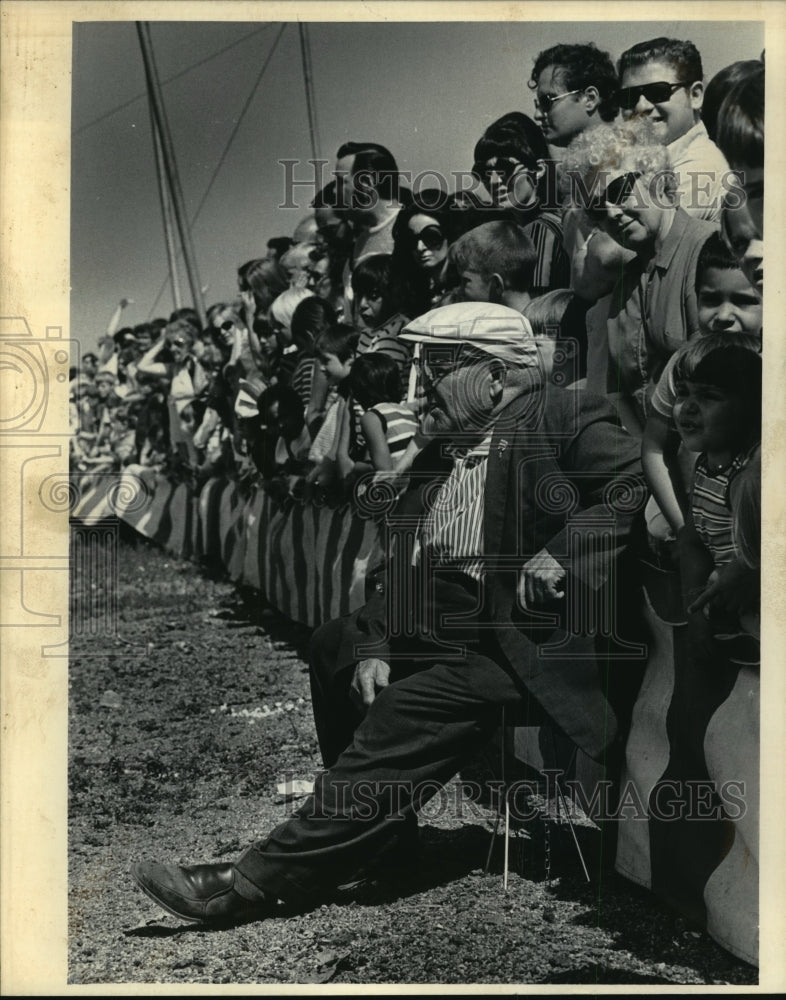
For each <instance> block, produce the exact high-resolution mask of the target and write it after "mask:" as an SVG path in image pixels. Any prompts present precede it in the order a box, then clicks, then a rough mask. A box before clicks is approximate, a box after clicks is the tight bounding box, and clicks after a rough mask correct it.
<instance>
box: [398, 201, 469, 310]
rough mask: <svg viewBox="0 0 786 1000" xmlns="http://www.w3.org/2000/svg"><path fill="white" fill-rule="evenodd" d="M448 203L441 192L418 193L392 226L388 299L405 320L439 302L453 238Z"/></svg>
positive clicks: (450, 202)
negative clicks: (444, 270)
mask: <svg viewBox="0 0 786 1000" xmlns="http://www.w3.org/2000/svg"><path fill="white" fill-rule="evenodd" d="M451 204H452V199H451V198H450V196H448V195H446V194H445V192H444V191H439V190H436V189H435V190H433V191H432V190H429V191H420V192H418V194H417V195H416V196H415V197H414V200H413V201H412V203H411V204H410V205H407V207H406V208H402V209H401V211H400V212H399V213H398V215H397V216H396V221H395V222H394V224H393V256H392V259H391V288H392V299H393V301H394V302H395V304H396V306H397V308H398V310H399V311H400V312H402V313H404V314H405V315H406V316H407V318H409V319H414V317H415V316H420V315H422V314H423V313H426V312H428V311H429V309H432V308H433V307H434V305H435V304H439V302H440V301H441V298H442V293H443V288H442V282H441V274H442V269H443V266H444V264H445V260H446V258H447V255H448V246H449V245H450V243H451V241H452V239H453V236H454V234H453V220H452V217H451V214H450V212H451V208H450V205H451ZM454 214H455V213H454Z"/></svg>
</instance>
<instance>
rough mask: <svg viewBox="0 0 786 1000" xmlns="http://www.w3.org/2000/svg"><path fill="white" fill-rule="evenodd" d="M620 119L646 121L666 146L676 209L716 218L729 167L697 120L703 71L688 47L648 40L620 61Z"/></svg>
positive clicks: (687, 44)
mask: <svg viewBox="0 0 786 1000" xmlns="http://www.w3.org/2000/svg"><path fill="white" fill-rule="evenodd" d="M618 68H619V76H620V84H621V86H620V91H619V103H620V109H621V111H622V117H623V118H631V117H633V116H634V115H637V116H639V117H643V118H644V117H646V118H647V119H648V120H649V121H650V122H652V123H653V125H654V127H655V134H656V137H657V138H658V139H659V140H660V141H661V142H662V143H664V145H666V146H667V147H668V150H669V159H670V160H671V165H672V169H673V170H674V173H675V175H676V177H677V187H678V194H679V201H678V204H679V205H680V206H681V207H682V208H684V209H685V211H686V212H689V213H690V214H691V215H693V216H696V217H697V218H700V219H710V220H711V221H713V222H715V221H717V220H718V219H719V218H720V211H721V199H722V196H723V192H724V190H725V186H724V180H725V178H726V176H727V175H728V173H729V167H728V164H727V163H726V160H725V158H724V156H723V153H721V151H720V150H719V149H718V147H717V146H716V145H715V143H714V142H713V141H712V140H711V139H710V137H709V135H707V129H706V128H705V127H704V124H703V122H702V120H701V105H702V102H703V100H704V82H703V80H704V70H703V67H702V64H701V56H700V55H699V51H698V49H697V48H696V46H695V45H694V44H693V42H689V41H680V40H679V39H676V38H663V37H660V38H652V39H650V40H649V41H647V42H639V43H638V44H637V45H634V46H632V47H631V48H629V49H627V50H626V51H625V52H623V53H622V55H621V56H620V58H619V63H618Z"/></svg>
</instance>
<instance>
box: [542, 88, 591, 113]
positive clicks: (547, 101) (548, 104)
mask: <svg viewBox="0 0 786 1000" xmlns="http://www.w3.org/2000/svg"><path fill="white" fill-rule="evenodd" d="M583 90H584V88H583V87H579V88H578V90H566V91H565V93H564V94H536V95H535V97H534V101H535V107H536V108H538V110H539V111H542V112H543V114H544V115H547V114H548V113H549V111H551V108H552V106H553V105H554V104H556V103H557V101H561V100H562V98H563V97H572V96H573V95H574V94H581V93H582V92H583Z"/></svg>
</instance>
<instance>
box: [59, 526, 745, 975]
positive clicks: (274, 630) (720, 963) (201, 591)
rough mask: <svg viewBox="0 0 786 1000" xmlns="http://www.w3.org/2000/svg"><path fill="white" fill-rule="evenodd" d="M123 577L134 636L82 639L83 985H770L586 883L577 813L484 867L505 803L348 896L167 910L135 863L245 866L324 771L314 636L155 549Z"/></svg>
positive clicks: (77, 849)
mask: <svg viewBox="0 0 786 1000" xmlns="http://www.w3.org/2000/svg"><path fill="white" fill-rule="evenodd" d="M118 586H119V594H118V598H119V607H120V638H119V639H117V638H109V639H107V638H106V637H102V636H100V635H95V636H89V637H86V638H83V639H81V640H79V641H78V642H76V643H72V650H73V654H72V659H71V664H70V738H69V786H70V798H69V982H70V983H72V984H97V983H156V982H158V983H181V984H182V983H207V984H215V983H238V984H266V983H267V984H270V983H273V984H274V983H304V984H306V983H326V982H331V983H333V984H341V983H354V984H371V983H396V984H404V983H413V984H415V983H418V984H420V983H422V984H426V983H434V984H460V983H489V984H490V983H498V984H516V983H520V984H525V983H562V984H585V983H586V984H593V983H595V984H645V985H646V984H653V985H655V984H666V983H668V984H734V985H750V984H755V983H756V982H757V979H758V974H757V970H756V969H754V968H752V967H750V966H748V965H746V964H744V963H742V962H739V961H738V960H736V959H735V958H733V957H732V956H730V955H729V954H728V953H726V952H725V951H723V950H722V949H721V948H720V947H718V946H717V945H715V944H714V943H713V942H712V941H711V940H710V939H709V938H708V937H707V936H706V935H705V934H702V933H699V932H698V931H697V930H695V929H691V928H689V927H686V926H685V925H684V923H683V922H682V921H681V920H680V919H678V918H675V915H674V914H672V913H669V912H668V911H666V910H665V909H663V908H661V907H660V906H659V905H658V903H657V901H656V900H655V899H654V898H653V897H652V896H651V895H649V894H648V893H646V892H644V891H642V890H639V889H637V888H636V887H635V886H633V885H631V884H630V883H628V882H625V881H624V880H623V879H621V878H620V877H618V876H616V875H614V874H613V872H610V871H607V872H605V873H604V874H603V875H602V876H600V877H598V876H596V877H594V878H593V881H592V883H591V884H587V882H586V881H585V880H584V878H583V875H582V873H581V870H580V868H579V866H578V861H577V855H576V853H575V851H574V850H573V848H572V847H571V845H570V843H569V837H568V831H567V828H566V827H564V826H561V825H555V824H549V828H550V829H551V831H552V832H551V835H550V842H549V846H550V877H549V878H547V877H546V864H545V861H546V855H545V844H544V840H543V836H542V828H541V827H540V826H539V825H536V826H535V828H533V829H529V830H520V831H516V835H515V837H512V838H511V844H512V850H511V860H512V864H513V869H514V870H513V871H512V873H511V875H510V880H509V885H508V891H507V892H503V887H502V876H501V867H502V837H501V836H498V837H497V838H496V841H495V850H494V852H493V855H492V864H491V868H490V871H489V873H488V874H484V871H483V868H484V864H485V860H486V854H487V851H488V847H489V843H490V838H491V831H492V830H493V828H494V813H493V811H490V810H489V809H486V808H483V807H481V806H478V805H473V806H471V807H470V808H460V807H457V806H456V803H455V801H454V803H453V805H452V806H449V807H448V808H436V807H427V808H426V810H425V811H424V813H423V814H422V815H421V817H420V825H421V829H420V833H421V840H422V844H423V849H422V859H421V863H420V866H419V868H418V869H409V870H406V871H402V870H400V869H397V870H389V871H387V872H385V873H383V875H381V876H380V877H379V878H378V879H377V880H376V881H372V882H367V883H365V884H363V885H361V886H358V887H356V888H355V889H353V890H347V891H344V892H343V893H342V894H341V895H340V896H338V897H337V898H336V902H333V903H331V904H330V905H324V906H322V907H321V908H319V909H316V910H313V911H310V912H306V913H303V912H300V913H292V914H285V915H283V916H281V917H276V918H274V919H269V920H265V921H262V922H257V923H252V924H245V925H243V926H240V927H236V928H232V929H228V930H220V931H216V930H212V931H211V930H201V929H199V928H195V927H194V926H189V925H183V924H182V923H181V922H179V921H178V920H177V919H176V918H173V917H169V916H167V915H166V914H165V913H164V912H163V911H161V910H159V909H158V908H157V907H156V906H155V904H153V903H152V902H151V901H150V900H148V899H147V897H146V896H144V895H143V894H142V893H141V892H140V891H139V890H138V889H137V888H136V887H135V886H134V884H133V882H132V880H131V877H130V875H129V869H130V865H131V863H132V862H133V861H136V860H140V859H144V858H148V859H150V858H154V859H157V860H162V861H172V862H180V863H184V864H189V863H195V862H199V861H218V860H231V859H232V858H234V857H236V856H237V854H238V853H239V852H240V850H241V849H242V848H243V847H244V846H245V845H246V844H247V843H249V842H250V841H252V840H255V839H258V838H259V837H260V836H261V835H263V834H264V833H265V831H266V830H267V829H269V828H270V827H271V825H273V824H275V823H278V822H280V821H281V820H282V819H283V818H284V816H285V815H286V811H287V809H288V808H291V806H288V804H287V802H285V801H283V800H282V797H281V796H280V795H278V793H277V791H276V783H277V782H278V781H280V780H282V777H283V776H284V775H285V774H288V775H291V776H294V777H297V778H303V779H309V778H311V777H313V774H314V771H315V769H317V768H318V767H319V764H320V761H319V753H318V748H317V743H316V736H315V732H314V727H313V722H312V719H311V705H310V700H309V687H308V671H307V667H306V664H305V662H304V660H303V649H304V644H305V643H306V641H307V639H308V632H307V630H305V629H303V628H301V627H298V626H293V625H292V624H291V623H288V622H286V621H284V620H282V619H281V618H280V616H278V615H276V614H275V613H273V612H271V611H270V610H264V609H262V607H261V600H260V598H259V596H258V595H256V596H255V595H249V594H239V593H238V591H237V590H236V588H234V587H233V586H232V585H230V584H228V583H226V582H224V581H222V580H218V579H211V578H209V577H208V575H207V574H206V573H205V572H204V570H202V569H200V568H198V567H196V566H194V565H192V564H189V563H186V562H181V561H178V560H175V559H172V558H171V557H169V556H167V555H166V554H164V553H162V552H160V551H159V550H157V549H155V548H153V547H152V546H149V545H148V544H147V543H145V542H143V541H139V542H138V544H136V545H134V544H130V543H125V544H124V545H123V546H122V548H121V572H120V579H119V584H118ZM455 798H456V797H454V799H455ZM446 801H447V802H450V801H451V799H450V797H447V799H442V800H440V802H439V805H440V806H444V804H445V802H446ZM459 812H460V813H461V815H459ZM580 832H581V835H582V839H583V840H584V843H585V849H586V850H588V851H589V853H590V854H592V852H593V850H596V849H597V847H598V844H597V842H596V840H595V839H594V838H595V837H596V836H597V835H596V834H595V831H593V830H590V829H588V828H582V829H581V831H580Z"/></svg>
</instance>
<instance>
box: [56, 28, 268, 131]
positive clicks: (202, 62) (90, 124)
mask: <svg viewBox="0 0 786 1000" xmlns="http://www.w3.org/2000/svg"><path fill="white" fill-rule="evenodd" d="M272 27H273V25H272V24H267V23H266V24H263V25H262V27H261V28H257V30H256V31H251V32H249V33H248V34H247V35H243V37H242V38H238V39H236V40H235V41H234V42H230V43H229V45H225V46H224V48H223V49H219V50H218V52H214V53H213V54H212V55H209V56H205V58H204V59H200V60H199V62H195V63H192V65H191V66H187V67H186V68H185V69H182V70H180V72H179V73H175V74H174V76H169V77H167V78H166V80H162V81H161V85H162V86H165V85H166V84H168V83H173V82H174V81H175V80H179V79H180V77H181V76H186V74H187V73H190V72H192V70H195V69H198V68H199V67H200V66H204V65H205V63H208V62H210V61H211V60H212V59H217V58H218V57H219V56H222V55H223V54H224V53H225V52H229V50H230V49H234V48H235V46H236V45H240V43H241V42H245V41H246V40H247V39H249V38H254V37H255V36H256V35H258V34H260V32H262V31H267V30H268V28H272ZM146 97H147V91H146V90H143V91H142V92H141V93H139V94H137V95H136V96H135V97H130V98H129V99H128V100H127V101H123V103H122V104H118V105H117V106H116V107H114V108H111V109H110V110H109V111H105V112H104V113H103V114H102V115H99V117H98V118H94V119H93V120H92V121H89V122H87V123H86V124H84V125H80V126H79V128H77V129H74V130H73V132H72V135H80V134H81V133H82V132H84V131H85V130H86V129H89V128H92V127H93V125H98V123H99V122H102V121H104V120H105V119H107V118H111V117H112V115H115V114H117V112H118V111H122V110H123V108H128V107H130V106H131V105H132V104H135V103H136V101H141V100H142V98H146Z"/></svg>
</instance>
